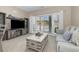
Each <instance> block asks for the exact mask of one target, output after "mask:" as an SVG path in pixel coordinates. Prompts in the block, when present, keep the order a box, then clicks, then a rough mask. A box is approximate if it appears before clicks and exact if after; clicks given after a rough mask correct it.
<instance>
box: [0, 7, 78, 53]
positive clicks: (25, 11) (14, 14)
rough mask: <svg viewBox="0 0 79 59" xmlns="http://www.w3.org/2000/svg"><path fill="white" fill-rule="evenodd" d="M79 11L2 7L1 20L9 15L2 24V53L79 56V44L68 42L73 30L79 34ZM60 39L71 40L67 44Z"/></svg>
mask: <svg viewBox="0 0 79 59" xmlns="http://www.w3.org/2000/svg"><path fill="white" fill-rule="evenodd" d="M78 10H79V7H78V6H16V7H15V6H0V12H1V13H0V15H1V18H2V15H3V14H5V20H4V18H3V20H1V21H0V24H1V25H0V27H1V28H3V27H4V30H3V32H2V36H1V51H3V52H36V51H39V52H74V51H75V52H76V51H78V52H79V50H78V49H79V47H78V46H76V45H77V44H78V41H77V42H74V41H75V40H74V41H72V42H70V43H69V42H68V41H70V40H71V39H72V38H71V39H70V37H71V35H69V34H70V32H69V30H73V31H74V30H75V29H76V30H75V31H78V26H79V23H78V19H79V16H78V14H79V13H78ZM2 24H3V25H2ZM19 24H20V25H22V26H20V25H19ZM70 28H71V29H70ZM68 33H69V34H68ZM77 34H78V32H77ZM60 35H61V36H64V35H65V37H68V36H70V37H69V38H66V39H68V40H66V42H65V43H64V41H63V40H64V39H63V40H61V38H59V36H60ZM67 35H68V36H67ZM72 37H73V38H74V35H72ZM76 43H77V44H76ZM69 47H70V48H69Z"/></svg>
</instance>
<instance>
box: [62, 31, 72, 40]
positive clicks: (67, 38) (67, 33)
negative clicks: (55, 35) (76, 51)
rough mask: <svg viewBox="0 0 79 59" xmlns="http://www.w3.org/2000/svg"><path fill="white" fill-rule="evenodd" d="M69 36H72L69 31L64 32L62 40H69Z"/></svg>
mask: <svg viewBox="0 0 79 59" xmlns="http://www.w3.org/2000/svg"><path fill="white" fill-rule="evenodd" d="M71 35H72V34H71V33H70V32H69V31H66V32H65V33H64V34H63V38H64V39H65V40H67V41H69V40H70V38H71Z"/></svg>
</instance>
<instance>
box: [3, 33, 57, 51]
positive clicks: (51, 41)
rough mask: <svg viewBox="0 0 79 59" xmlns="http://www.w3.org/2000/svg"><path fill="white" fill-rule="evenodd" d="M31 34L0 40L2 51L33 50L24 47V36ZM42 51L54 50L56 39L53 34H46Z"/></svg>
mask: <svg viewBox="0 0 79 59" xmlns="http://www.w3.org/2000/svg"><path fill="white" fill-rule="evenodd" d="M29 35H31V34H27V35H23V36H19V37H16V38H13V39H10V40H6V41H3V42H2V47H3V51H4V52H35V51H33V50H31V49H27V47H26V37H27V36H29ZM43 52H56V40H55V37H54V36H51V35H49V36H48V43H47V44H46V46H45V48H44V51H43Z"/></svg>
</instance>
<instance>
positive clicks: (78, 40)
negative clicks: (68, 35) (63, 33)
mask: <svg viewBox="0 0 79 59" xmlns="http://www.w3.org/2000/svg"><path fill="white" fill-rule="evenodd" d="M71 42H72V43H74V44H75V45H77V46H79V31H74V32H73V35H72V39H71Z"/></svg>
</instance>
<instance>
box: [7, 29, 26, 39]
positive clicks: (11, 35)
mask: <svg viewBox="0 0 79 59" xmlns="http://www.w3.org/2000/svg"><path fill="white" fill-rule="evenodd" d="M24 34H27V32H26V29H15V30H8V39H11V38H15V37H18V36H21V35H24Z"/></svg>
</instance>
